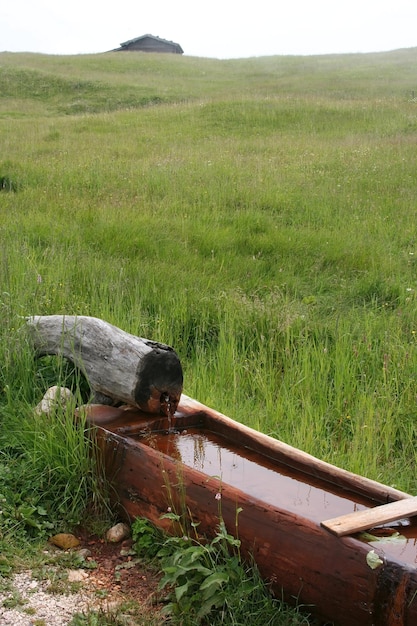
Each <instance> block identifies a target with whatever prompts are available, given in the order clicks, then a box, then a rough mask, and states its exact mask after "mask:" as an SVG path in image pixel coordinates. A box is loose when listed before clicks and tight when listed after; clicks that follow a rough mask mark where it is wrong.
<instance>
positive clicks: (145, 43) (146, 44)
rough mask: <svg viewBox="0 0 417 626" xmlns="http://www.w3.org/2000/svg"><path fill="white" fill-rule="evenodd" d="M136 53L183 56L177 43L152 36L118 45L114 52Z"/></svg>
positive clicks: (143, 36)
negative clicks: (160, 53)
mask: <svg viewBox="0 0 417 626" xmlns="http://www.w3.org/2000/svg"><path fill="white" fill-rule="evenodd" d="M125 51H128V52H130V51H137V52H168V53H171V54H184V50H183V49H182V48H181V46H180V44H179V43H175V42H174V41H168V40H167V39H161V38H160V37H155V36H154V35H142V37H136V39H130V40H129V41H125V42H124V43H121V44H120V48H116V50H114V52H125Z"/></svg>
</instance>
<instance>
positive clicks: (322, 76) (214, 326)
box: [0, 50, 417, 492]
mask: <svg viewBox="0 0 417 626" xmlns="http://www.w3.org/2000/svg"><path fill="white" fill-rule="evenodd" d="M416 54H417V53H416V50H400V51H396V52H391V53H384V54H365V55H338V56H321V57H268V58H259V59H245V60H232V61H218V60H209V59H199V58H191V57H177V56H175V55H172V56H168V55H167V56H162V55H159V56H158V55H141V54H135V53H131V54H129V53H127V54H121V53H108V54H102V55H89V56H76V57H60V56H44V55H35V54H10V53H3V54H0V80H1V84H2V89H1V92H0V137H1V139H0V141H1V159H0V178H1V177H2V178H3V180H4V181H8V186H7V185H6V187H7V189H6V188H5V189H3V190H2V191H0V233H1V241H2V246H1V251H0V285H1V296H0V316H1V322H2V325H1V331H0V332H1V338H0V342H1V343H0V352H1V361H2V363H3V366H2V380H1V385H0V387H1V389H2V391H1V394H2V395H1V400H0V401H1V403H2V407H3V408H2V415H3V419H5V420H13V419H17V418H18V417H19V418H20V416H21V414H22V411H23V412H24V411H25V410H26V411H27V408H25V407H28V406H30V405H31V404H33V403H35V402H37V401H38V400H39V397H40V396H41V395H42V391H43V386H45V381H44V380H43V379H42V377H39V372H37V371H36V365H35V364H33V363H32V360H31V357H30V355H28V354H26V353H25V351H24V350H23V355H24V356H22V346H21V344H20V343H19V342H20V341H22V340H21V338H20V337H21V335H20V334H19V333H17V329H18V328H19V327H20V326H21V325H22V321H21V319H22V318H21V316H24V315H28V314H33V313H36V314H51V313H68V314H77V313H78V314H86V315H95V316H98V317H102V318H104V319H106V320H108V321H109V322H112V323H115V324H116V325H118V326H120V327H122V328H124V329H125V330H127V331H129V332H132V333H135V334H138V335H141V336H146V337H149V338H152V339H155V340H161V341H164V342H167V343H171V344H172V345H174V347H175V348H176V349H177V351H178V352H179V354H180V357H181V360H182V362H183V365H184V370H185V392H186V393H187V394H189V395H191V396H194V397H196V398H197V399H199V400H200V401H203V402H205V403H207V404H210V405H212V406H214V407H215V408H216V409H218V410H220V411H223V412H225V413H227V414H229V415H230V416H231V417H234V418H235V419H238V420H240V421H242V422H245V423H247V424H249V425H251V426H254V427H256V428H259V429H261V430H263V431H264V432H267V433H269V434H272V435H274V436H277V437H279V438H281V439H283V440H284V441H287V442H288V443H291V444H293V445H295V446H298V447H300V448H302V449H304V450H306V451H308V452H311V453H313V454H315V455H318V456H320V457H321V458H324V459H326V460H329V461H331V462H334V463H336V464H338V465H341V466H343V467H346V468H348V469H351V470H354V471H357V472H360V473H362V474H365V475H367V476H369V477H371V478H376V479H379V480H382V481H384V482H387V483H389V484H395V485H396V486H397V487H399V488H402V489H404V490H409V491H411V492H415V491H416V488H417V485H416V478H415V477H416V453H415V449H416V445H415V444H416V420H415V414H416V371H417V369H416V366H417V350H416V341H417V321H416V302H417V301H416V289H417V284H416V262H417V261H416V259H417V243H416V223H417V222H416V204H415V198H416V191H417V189H416V185H417V182H416V181H417V179H416V175H415V144H416V140H417V109H416V107H417V104H416V102H415V101H414V100H413V97H412V95H413V92H414V90H415V89H417V84H416V82H415V67H416ZM10 187H13V190H11V191H9V190H8V189H9V188H10ZM15 351H16V352H17V353H18V354H20V357H19V358H18V359H17V358H16V354H15ZM19 359H20V362H19ZM22 361H23V362H22ZM34 381H35V382H34Z"/></svg>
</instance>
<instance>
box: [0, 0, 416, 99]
mask: <svg viewBox="0 0 417 626" xmlns="http://www.w3.org/2000/svg"><path fill="white" fill-rule="evenodd" d="M0 24H1V30H0V51H4V50H8V51H10V52H24V51H25V52H27V51H28V52H43V53H47V54H84V53H96V52H105V51H107V50H111V49H113V48H117V47H118V46H119V44H120V43H122V42H124V41H127V40H129V39H134V38H135V37H140V36H141V35H144V34H146V33H150V34H152V35H156V36H159V37H162V38H163V39H169V40H171V41H175V42H176V43H179V44H180V45H181V47H182V48H183V50H184V53H185V54H186V55H190V56H201V57H214V58H239V57H252V56H269V55H275V54H279V55H281V54H284V55H287V54H296V55H299V54H301V55H308V54H331V53H344V52H377V51H388V50H394V49H397V48H411V47H415V46H417V2H416V0H206V2H204V3H203V2H201V0H115V1H113V2H110V0H109V1H107V2H106V1H105V0H104V1H103V0H8V1H7V0H3V2H2V3H1V7H0ZM0 88H1V87H0Z"/></svg>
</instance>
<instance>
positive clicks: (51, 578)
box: [0, 533, 165, 626]
mask: <svg viewBox="0 0 417 626" xmlns="http://www.w3.org/2000/svg"><path fill="white" fill-rule="evenodd" d="M77 537H78V538H79V539H80V545H79V546H78V547H77V548H76V549H73V550H71V551H68V552H64V551H62V550H60V549H59V548H56V547H55V546H52V545H48V548H47V560H48V559H49V558H50V557H57V559H56V560H57V565H56V566H55V565H54V566H52V568H51V567H50V566H48V567H46V568H44V570H42V568H40V570H39V568H36V569H33V570H24V571H20V572H18V573H17V574H16V575H15V576H14V577H13V578H11V579H3V580H4V582H5V584H4V585H2V587H0V624H2V626H30V625H33V624H42V626H66V625H67V624H69V623H70V622H71V620H72V619H73V617H74V615H75V614H80V615H85V616H87V615H88V614H89V613H90V612H91V611H95V612H102V613H106V614H111V615H114V616H123V622H122V621H121V622H120V623H132V624H133V623H134V624H135V625H138V626H140V625H143V626H145V625H146V626H148V625H154V626H155V625H157V624H158V625H159V624H163V623H164V621H165V620H164V618H163V616H162V615H161V609H162V606H163V604H162V601H161V598H160V594H159V592H158V584H159V581H160V577H161V575H160V573H159V572H158V571H157V570H156V569H153V568H151V567H150V566H149V565H147V564H145V563H143V562H141V561H140V560H139V559H138V558H137V556H136V554H135V553H134V551H133V549H132V544H133V542H132V540H130V539H129V540H125V541H123V542H121V543H117V544H116V543H110V542H107V541H105V540H103V539H101V538H99V537H94V536H89V535H84V534H83V533H81V534H80V533H77ZM69 552H73V553H75V554H78V555H82V556H83V559H84V560H83V561H82V563H81V567H73V565H70V566H68V567H66V566H64V567H63V566H62V565H60V564H59V563H60V561H61V559H60V556H62V555H65V556H67V555H68V553H69ZM52 560H53V561H54V558H52ZM40 571H41V572H42V574H41V575H40V573H39V572H40ZM0 582H1V581H0ZM86 623H87V622H86ZM112 623H113V622H112ZM114 623H117V622H116V621H114Z"/></svg>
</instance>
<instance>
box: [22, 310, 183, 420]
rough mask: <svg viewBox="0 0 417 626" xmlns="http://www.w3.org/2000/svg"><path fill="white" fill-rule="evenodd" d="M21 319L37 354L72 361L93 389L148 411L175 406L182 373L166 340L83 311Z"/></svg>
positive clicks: (164, 410) (167, 411)
mask: <svg viewBox="0 0 417 626" xmlns="http://www.w3.org/2000/svg"><path fill="white" fill-rule="evenodd" d="M27 325H28V328H29V332H30V338H31V341H32V343H33V346H34V348H35V350H36V353H37V355H38V356H42V355H48V354H49V355H52V354H54V355H59V356H63V357H65V358H67V359H69V360H70V361H72V362H73V363H74V365H75V366H76V367H77V368H78V369H80V371H82V372H83V374H84V375H85V377H86V378H87V380H88V383H89V385H90V387H91V389H92V390H93V391H94V392H95V393H96V395H100V394H102V395H103V396H107V397H110V398H111V399H112V400H113V401H114V403H117V402H125V403H127V404H130V405H132V406H137V407H139V408H140V409H142V410H143V411H146V412H148V413H161V414H163V415H168V414H170V413H171V414H173V413H174V412H175V410H176V408H177V405H178V402H179V400H180V397H181V392H182V386H183V374H182V367H181V363H180V361H179V358H178V355H177V354H176V352H175V351H174V350H173V349H172V348H171V347H170V346H167V345H165V344H162V343H157V342H155V341H150V340H149V339H143V338H142V337H136V336H135V335H131V334H129V333H126V332H125V331H123V330H120V329H119V328H117V327H116V326H113V325H112V324H109V323H107V322H105V321H103V320H101V319H98V318H96V317H87V316H84V315H80V316H73V315H39V316H34V317H30V318H28V320H27Z"/></svg>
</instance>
